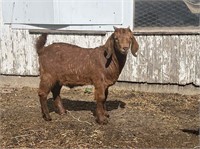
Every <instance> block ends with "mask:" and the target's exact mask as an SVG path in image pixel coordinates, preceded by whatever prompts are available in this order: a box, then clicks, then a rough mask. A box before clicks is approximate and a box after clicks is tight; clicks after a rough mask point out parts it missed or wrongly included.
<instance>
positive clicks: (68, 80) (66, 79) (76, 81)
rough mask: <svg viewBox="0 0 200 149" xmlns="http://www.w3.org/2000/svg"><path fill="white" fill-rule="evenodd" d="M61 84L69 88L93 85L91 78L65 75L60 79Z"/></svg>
mask: <svg viewBox="0 0 200 149" xmlns="http://www.w3.org/2000/svg"><path fill="white" fill-rule="evenodd" d="M59 82H60V83H61V84H62V85H65V86H68V87H75V86H83V85H91V84H92V81H91V79H90V78H89V77H84V76H81V75H75V74H73V75H65V76H62V77H61V78H60V79H59Z"/></svg>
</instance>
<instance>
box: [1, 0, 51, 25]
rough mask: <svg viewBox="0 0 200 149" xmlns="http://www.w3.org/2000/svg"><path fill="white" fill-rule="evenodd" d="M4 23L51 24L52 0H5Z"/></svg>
mask: <svg viewBox="0 0 200 149" xmlns="http://www.w3.org/2000/svg"><path fill="white" fill-rule="evenodd" d="M3 6H4V7H3V16H4V22H5V23H24V24H52V23H53V22H54V11H53V0H40V1H33V0H6V1H3Z"/></svg>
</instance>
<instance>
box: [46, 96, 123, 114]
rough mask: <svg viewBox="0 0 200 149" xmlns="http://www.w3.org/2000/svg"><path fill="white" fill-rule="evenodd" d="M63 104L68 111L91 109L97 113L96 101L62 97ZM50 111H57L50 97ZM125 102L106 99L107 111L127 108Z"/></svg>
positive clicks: (48, 102) (48, 103)
mask: <svg viewBox="0 0 200 149" xmlns="http://www.w3.org/2000/svg"><path fill="white" fill-rule="evenodd" d="M62 103H63V106H64V108H65V109H66V110H68V111H91V112H92V113H93V115H95V109H96V102H95V101H82V100H70V99H67V98H63V99H62ZM47 105H48V108H49V112H57V111H56V108H55V106H54V100H53V98H49V99H48V101H47ZM125 105H126V104H125V103H124V102H122V101H119V100H112V101H109V100H108V101H106V109H107V111H112V110H115V109H118V108H125Z"/></svg>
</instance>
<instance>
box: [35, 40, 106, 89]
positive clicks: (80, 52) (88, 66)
mask: <svg viewBox="0 0 200 149" xmlns="http://www.w3.org/2000/svg"><path fill="white" fill-rule="evenodd" d="M105 61H106V58H105V56H104V49H103V48H102V47H99V48H95V49H91V48H81V47H78V46H76V45H71V44H67V43H54V44H51V45H49V46H47V47H44V50H43V53H41V54H40V55H39V62H40V74H41V75H43V74H48V75H51V77H53V78H54V79H56V80H59V81H60V82H62V84H65V85H74V86H75V85H85V84H92V80H93V79H94V78H91V76H92V77H95V76H96V73H98V70H99V71H102V70H101V69H103V65H104V63H105ZM97 66H98V69H97Z"/></svg>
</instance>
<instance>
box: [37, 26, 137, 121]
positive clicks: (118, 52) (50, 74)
mask: <svg viewBox="0 0 200 149" xmlns="http://www.w3.org/2000/svg"><path fill="white" fill-rule="evenodd" d="M114 29H115V31H114V33H113V34H112V35H111V36H110V37H109V38H108V40H107V41H106V43H105V45H103V46H100V47H97V48H94V49H89V48H81V47H78V46H75V45H71V44H67V43H53V44H51V45H49V46H47V47H44V45H45V43H46V40H47V34H42V35H41V36H40V37H39V38H38V40H37V42H36V49H37V53H38V56H39V65H40V69H39V70H40V86H39V91H38V95H39V98H40V103H41V109H42V114H43V118H44V119H45V120H47V121H50V120H51V117H50V115H49V110H48V106H47V95H48V94H49V92H50V91H51V92H52V94H53V99H54V101H55V106H56V108H57V109H58V112H59V114H61V115H62V114H64V113H65V108H64V106H63V104H62V102H61V98H60V90H61V87H62V86H63V85H65V86H68V87H70V88H71V87H75V86H82V85H94V88H95V93H94V96H95V100H96V103H97V107H96V116H97V122H98V123H100V124H106V123H107V122H108V120H107V117H109V115H108V114H107V111H106V107H105V102H106V98H107V96H108V87H109V86H111V85H113V84H114V83H115V82H116V81H117V79H118V77H119V75H120V73H121V71H122V69H123V67H124V65H125V62H126V57H127V53H128V49H130V47H131V52H132V54H133V55H134V56H136V52H137V50H138V43H137V41H136V40H135V38H134V36H133V33H132V32H131V30H130V28H114Z"/></svg>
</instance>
